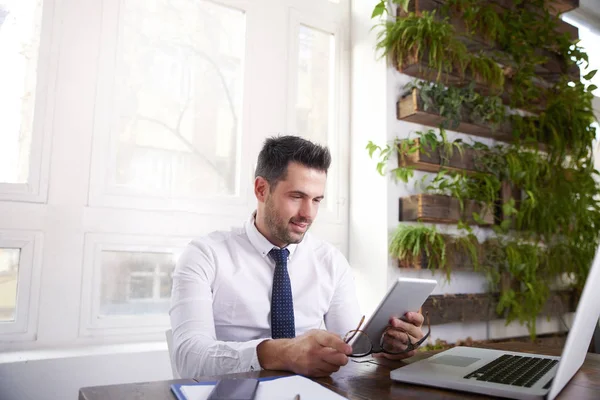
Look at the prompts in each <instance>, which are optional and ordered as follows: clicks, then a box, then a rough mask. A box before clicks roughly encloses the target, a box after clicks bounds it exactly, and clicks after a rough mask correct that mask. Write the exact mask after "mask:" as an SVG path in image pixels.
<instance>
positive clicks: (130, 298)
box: [99, 251, 176, 316]
mask: <svg viewBox="0 0 600 400" xmlns="http://www.w3.org/2000/svg"><path fill="white" fill-rule="evenodd" d="M175 261H176V260H175V257H174V256H173V254H170V253H142V252H125V251H103V252H102V267H101V268H102V273H101V274H102V283H101V285H102V292H101V294H100V296H101V303H100V313H99V314H100V315H101V316H106V315H131V314H134V315H140V314H166V313H167V312H168V310H169V300H170V298H171V285H172V283H173V280H172V278H171V274H172V272H173V269H174V268H175Z"/></svg>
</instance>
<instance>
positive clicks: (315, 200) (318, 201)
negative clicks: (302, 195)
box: [313, 199, 323, 203]
mask: <svg viewBox="0 0 600 400" xmlns="http://www.w3.org/2000/svg"><path fill="white" fill-rule="evenodd" d="M322 200H323V199H314V200H313V201H314V202H315V203H320V202H321V201H322Z"/></svg>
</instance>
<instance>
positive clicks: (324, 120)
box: [296, 24, 336, 144]
mask: <svg viewBox="0 0 600 400" xmlns="http://www.w3.org/2000/svg"><path fill="white" fill-rule="evenodd" d="M335 66H336V62H335V37H334V35H333V34H331V33H327V32H323V31H320V30H318V29H314V28H311V27H309V26H306V25H303V24H301V25H300V27H299V32H298V71H297V73H298V87H297V99H296V130H297V132H299V133H301V134H302V135H303V136H304V137H306V138H307V139H310V140H313V141H315V142H318V143H322V144H327V143H328V142H329V140H328V139H329V137H330V136H331V135H332V134H333V133H334V132H333V131H334V129H335V127H334V121H335V118H334V116H335V114H334V112H335V96H334V93H335V90H334V88H335V85H334V83H335V75H334V72H335Z"/></svg>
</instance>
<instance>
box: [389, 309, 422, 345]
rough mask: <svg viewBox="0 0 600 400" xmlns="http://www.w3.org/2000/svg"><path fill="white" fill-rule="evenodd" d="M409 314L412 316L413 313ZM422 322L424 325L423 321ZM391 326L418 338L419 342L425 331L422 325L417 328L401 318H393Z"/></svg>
mask: <svg viewBox="0 0 600 400" xmlns="http://www.w3.org/2000/svg"><path fill="white" fill-rule="evenodd" d="M409 314H412V313H409ZM420 322H421V323H423V321H422V319H421V321H420ZM390 325H391V326H392V329H398V330H400V331H403V332H406V333H408V334H409V335H410V336H412V337H414V338H417V340H419V339H421V338H422V337H423V331H422V330H421V325H418V326H416V325H413V324H412V323H410V322H405V321H402V320H401V319H399V318H391V319H390Z"/></svg>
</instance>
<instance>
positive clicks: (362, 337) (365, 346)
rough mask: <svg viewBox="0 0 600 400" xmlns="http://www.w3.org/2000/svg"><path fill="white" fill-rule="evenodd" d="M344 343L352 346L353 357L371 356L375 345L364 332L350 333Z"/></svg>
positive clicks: (354, 331)
mask: <svg viewBox="0 0 600 400" xmlns="http://www.w3.org/2000/svg"><path fill="white" fill-rule="evenodd" d="M344 341H345V342H346V343H348V342H349V341H351V342H350V343H349V344H350V346H352V357H364V356H367V355H369V354H371V350H373V345H372V343H371V340H370V339H369V337H368V336H367V334H366V333H364V332H362V331H356V330H353V331H350V332H348V333H347V334H346V336H344Z"/></svg>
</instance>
